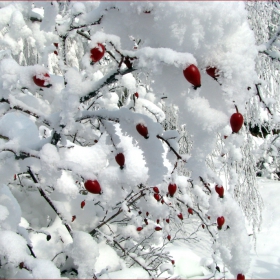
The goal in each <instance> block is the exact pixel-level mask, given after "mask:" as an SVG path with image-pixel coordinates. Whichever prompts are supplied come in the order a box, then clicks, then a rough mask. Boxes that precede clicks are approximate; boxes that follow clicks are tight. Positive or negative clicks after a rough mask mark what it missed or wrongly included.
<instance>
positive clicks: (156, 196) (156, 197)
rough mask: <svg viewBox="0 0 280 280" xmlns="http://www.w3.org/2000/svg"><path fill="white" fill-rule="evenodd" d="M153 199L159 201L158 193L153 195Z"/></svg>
mask: <svg viewBox="0 0 280 280" xmlns="http://www.w3.org/2000/svg"><path fill="white" fill-rule="evenodd" d="M154 198H155V199H156V200H157V201H160V196H159V194H158V193H155V194H154Z"/></svg>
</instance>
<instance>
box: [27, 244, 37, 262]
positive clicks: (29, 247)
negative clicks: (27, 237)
mask: <svg viewBox="0 0 280 280" xmlns="http://www.w3.org/2000/svg"><path fill="white" fill-rule="evenodd" d="M27 247H28V249H29V251H30V253H31V255H32V256H33V257H34V258H35V259H36V255H35V254H34V252H33V249H32V247H31V246H30V245H29V244H27Z"/></svg>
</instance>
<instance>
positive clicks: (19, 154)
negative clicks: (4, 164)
mask: <svg viewBox="0 0 280 280" xmlns="http://www.w3.org/2000/svg"><path fill="white" fill-rule="evenodd" d="M0 152H11V153H13V154H14V155H15V159H16V160H18V159H25V158H29V157H33V158H38V159H40V157H39V156H38V155H35V154H31V153H27V152H23V151H19V152H15V151H14V150H12V149H5V148H4V149H2V150H0Z"/></svg>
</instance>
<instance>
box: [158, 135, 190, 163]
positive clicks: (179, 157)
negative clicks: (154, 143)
mask: <svg viewBox="0 0 280 280" xmlns="http://www.w3.org/2000/svg"><path fill="white" fill-rule="evenodd" d="M157 138H158V139H161V140H162V141H164V142H165V143H166V144H167V145H168V147H169V148H170V150H171V151H172V152H173V153H174V154H175V155H176V156H177V159H182V157H181V156H180V155H179V154H178V152H176V151H175V150H174V148H173V147H171V145H170V144H169V142H168V141H167V140H166V139H164V138H163V137H161V136H160V135H157ZM182 160H183V159H182ZM183 162H186V161H185V160H183Z"/></svg>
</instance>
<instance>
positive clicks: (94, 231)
mask: <svg viewBox="0 0 280 280" xmlns="http://www.w3.org/2000/svg"><path fill="white" fill-rule="evenodd" d="M142 196H145V193H141V195H139V196H138V197H136V198H135V199H134V200H133V201H131V202H130V203H128V204H127V206H128V207H129V206H130V205H132V204H133V203H134V202H136V201H137V200H138V199H140V198H141V197H142ZM122 212H123V209H122V208H119V210H118V211H117V212H116V213H115V214H114V215H112V216H111V217H109V218H108V219H107V220H106V221H104V222H103V223H101V224H100V225H98V226H97V227H96V228H94V229H93V230H92V231H90V233H89V234H90V235H92V236H93V235H95V233H96V232H97V229H99V228H101V227H102V226H104V225H105V224H107V223H108V222H109V221H111V220H112V219H114V218H115V217H117V216H118V215H119V214H120V213H122Z"/></svg>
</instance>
